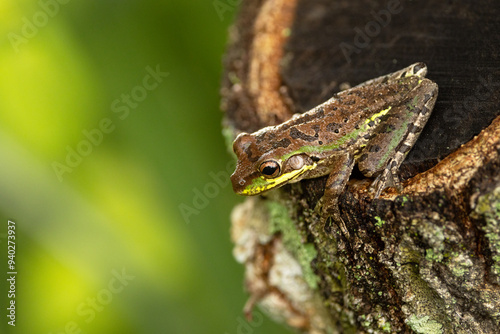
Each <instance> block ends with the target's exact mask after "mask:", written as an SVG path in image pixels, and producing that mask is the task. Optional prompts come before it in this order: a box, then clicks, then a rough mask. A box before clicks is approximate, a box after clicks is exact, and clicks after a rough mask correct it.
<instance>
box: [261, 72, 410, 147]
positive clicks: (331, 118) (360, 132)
mask: <svg viewBox="0 0 500 334" xmlns="http://www.w3.org/2000/svg"><path fill="white" fill-rule="evenodd" d="M418 80H419V78H417V77H407V78H402V79H400V81H399V82H397V83H389V84H385V85H381V86H380V85H379V86H372V85H368V86H362V87H355V88H352V89H349V90H346V91H343V92H340V93H338V94H336V95H335V96H333V97H332V98H331V99H330V100H328V101H326V102H325V103H323V104H321V105H319V106H317V107H315V108H314V109H312V110H309V111H308V112H306V113H304V114H302V115H299V116H297V117H294V118H292V119H290V120H288V121H287V122H284V123H283V124H281V125H278V126H276V127H269V128H266V129H263V131H262V130H261V131H258V132H257V133H255V135H256V141H257V144H258V145H259V146H260V148H261V150H262V152H261V153H262V154H264V153H267V152H270V151H279V152H276V153H278V154H273V155H280V154H281V153H283V152H286V151H287V149H289V148H288V146H290V145H291V144H292V143H293V146H294V150H297V149H298V148H300V147H313V146H316V147H317V149H318V150H319V151H321V147H324V148H325V150H342V149H345V148H346V147H347V146H352V145H355V144H356V142H358V141H359V139H360V138H363V140H366V139H368V138H369V136H370V135H371V133H372V131H373V130H374V129H372V128H369V130H368V127H367V129H363V126H362V125H363V124H365V123H367V122H369V120H370V118H372V117H373V116H374V115H377V114H378V113H380V112H381V111H382V110H386V109H387V108H390V107H391V106H392V105H397V104H401V103H402V102H403V101H405V99H406V98H407V96H408V93H409V92H410V91H411V90H412V89H413V88H414V87H416V86H417V85H418Z"/></svg>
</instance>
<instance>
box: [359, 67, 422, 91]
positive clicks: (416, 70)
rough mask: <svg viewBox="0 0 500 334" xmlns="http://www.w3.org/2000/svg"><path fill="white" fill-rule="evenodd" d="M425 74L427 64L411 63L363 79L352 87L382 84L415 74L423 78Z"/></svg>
mask: <svg viewBox="0 0 500 334" xmlns="http://www.w3.org/2000/svg"><path fill="white" fill-rule="evenodd" d="M426 74H427V66H426V65H425V64H424V63H415V64H412V65H410V66H408V67H405V68H403V69H402V70H399V71H397V72H394V73H390V74H386V75H383V76H381V77H378V78H375V79H371V80H368V81H365V82H363V83H361V84H359V85H357V86H355V87H353V88H358V87H363V86H368V85H379V84H384V83H390V82H394V81H397V80H398V79H401V78H404V77H408V76H412V75H416V76H419V77H421V78H424V77H425V75H426Z"/></svg>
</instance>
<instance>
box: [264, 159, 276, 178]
mask: <svg viewBox="0 0 500 334" xmlns="http://www.w3.org/2000/svg"><path fill="white" fill-rule="evenodd" d="M259 171H260V173H261V174H262V175H264V177H267V178H273V177H276V176H278V175H279V173H280V165H279V164H278V163H277V162H276V161H272V160H268V161H264V162H263V163H262V164H261V165H260V167H259Z"/></svg>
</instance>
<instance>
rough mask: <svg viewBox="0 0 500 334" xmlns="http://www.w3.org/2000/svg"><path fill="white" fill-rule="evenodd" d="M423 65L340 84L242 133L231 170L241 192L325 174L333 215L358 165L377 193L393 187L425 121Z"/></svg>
mask: <svg viewBox="0 0 500 334" xmlns="http://www.w3.org/2000/svg"><path fill="white" fill-rule="evenodd" d="M426 73H427V68H426V66H425V64H423V63H416V64H413V65H411V66H409V67H407V68H405V69H403V70H401V71H398V72H395V73H392V74H389V75H386V76H383V77H379V78H376V79H373V80H370V81H367V82H365V83H363V84H361V85H358V86H356V87H353V88H351V89H348V90H345V91H343V92H340V93H338V94H336V95H335V96H333V97H332V98H331V99H330V100H328V101H326V102H325V103H323V104H321V105H319V106H317V107H315V108H314V109H312V110H310V111H308V112H306V113H304V114H301V115H298V116H296V117H293V118H292V119H290V120H288V121H287V122H284V123H282V124H280V125H277V126H270V127H266V128H263V129H261V130H259V131H257V132H255V133H252V134H247V133H242V134H240V135H239V136H238V137H237V138H236V140H235V141H234V144H233V149H234V152H235V153H236V156H237V157H238V163H237V166H236V171H235V172H234V173H233V175H232V176H231V181H232V184H233V189H234V191H235V192H236V193H238V194H242V195H256V194H259V193H261V192H263V191H266V190H269V189H272V188H275V187H279V186H282V185H284V184H286V183H290V182H297V181H300V180H302V179H308V178H314V177H319V176H323V175H327V174H329V175H330V177H329V178H328V181H327V184H326V189H325V196H324V198H323V202H324V206H323V210H324V211H325V212H326V213H327V214H336V213H337V212H338V209H337V197H338V195H339V194H340V193H341V192H342V191H343V189H344V188H345V185H346V183H347V181H348V179H349V176H350V174H351V172H352V169H353V167H354V164H355V163H357V164H358V167H359V169H360V171H361V172H362V173H363V175H365V176H367V177H372V176H375V177H376V179H375V181H374V182H373V184H372V189H373V191H374V192H375V197H378V196H379V195H380V193H381V191H382V190H383V189H384V188H386V187H388V186H398V180H397V177H396V172H397V169H398V168H399V166H400V165H401V163H402V162H403V160H404V158H405V157H406V155H407V153H408V152H409V150H410V149H411V147H412V146H413V144H414V143H415V141H416V140H417V138H418V135H419V134H420V132H421V131H422V128H423V126H424V125H425V123H426V122H427V120H428V118H429V116H430V114H431V111H432V108H433V107H434V103H435V101H436V98H437V92H438V87H437V85H436V84H435V83H434V82H432V81H430V80H428V79H425V78H424V76H425V74H426Z"/></svg>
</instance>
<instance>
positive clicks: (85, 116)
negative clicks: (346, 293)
mask: <svg viewBox="0 0 500 334" xmlns="http://www.w3.org/2000/svg"><path fill="white" fill-rule="evenodd" d="M237 2H238V1H229V0H228V1H224V0H222V1H219V4H220V3H223V4H226V7H225V10H222V11H220V10H219V12H218V11H217V10H216V8H215V7H214V3H217V1H215V2H212V1H200V0H192V1H182V0H168V1H167V0H165V1H159V0H121V1H113V0H98V1H97V0H88V1H68V0H64V1H63V0H58V1H57V0H41V1H38V0H2V1H0V36H1V38H0V159H1V160H0V250H1V254H2V255H1V256H0V258H1V259H2V260H1V263H2V264H1V265H0V268H1V269H0V277H2V278H3V279H2V280H1V281H0V301H1V302H2V304H1V307H0V309H1V310H3V311H1V312H0V313H1V314H0V319H1V322H0V332H1V333H54V334H56V333H58V334H59V333H107V334H110V333H120V334H127V333H200V334H201V333H203V334H206V333H209V334H211V333H220V334H233V333H245V334H250V333H278V334H279V333H287V332H288V331H287V330H286V329H283V328H281V326H279V325H276V324H274V323H273V322H272V321H271V320H269V319H268V318H265V320H264V322H263V323H262V324H258V326H254V325H251V326H250V327H248V325H246V326H245V325H242V323H243V322H242V321H243V320H242V319H243V317H242V308H243V305H244V303H245V301H246V298H247V295H246V294H245V292H244V291H243V283H242V282H243V268H242V267H241V266H240V265H238V264H237V263H236V262H235V261H234V259H233V257H232V254H231V250H232V246H231V243H230V240H229V227H230V223H229V215H230V212H231V208H232V207H233V206H234V205H235V204H236V203H237V202H239V201H241V198H238V197H237V196H236V195H234V194H233V192H232V190H231V187H230V185H229V184H228V182H227V179H225V181H226V182H224V178H223V177H222V176H224V175H225V177H227V176H228V174H227V172H226V169H227V167H226V166H227V165H228V163H229V162H230V161H231V159H232V158H231V156H230V155H229V154H228V153H227V150H226V148H225V143H224V139H223V136H222V135H221V119H222V113H221V112H220V110H219V94H218V91H219V80H220V77H221V72H222V57H223V53H224V50H225V47H226V41H227V35H228V33H227V28H228V27H229V25H230V24H231V22H232V20H233V18H234V15H235V10H234V7H233V5H232V4H234V3H237ZM220 8H222V7H220ZM220 8H219V9H220ZM156 69H159V70H160V72H168V73H169V74H168V76H160V77H158V78H157V82H156V83H157V84H156V85H155V81H154V80H152V79H151V78H149V79H146V82H144V79H145V78H146V76H147V75H150V74H149V73H150V71H154V70H156ZM153 86H154V88H153ZM144 87H148V88H149V89H150V90H148V89H144ZM127 96H129V97H128V98H129V99H130V100H128V101H127V100H126V99H127ZM103 129H105V130H106V131H107V132H103ZM99 133H100V135H99ZM89 136H90V138H92V140H93V141H94V142H93V143H91V144H90V145H89V142H90V139H89V138H88V137H89ZM75 152H76V153H75ZM78 153H79V157H76V156H75V154H78ZM214 175H219V176H221V177H222V178H221V179H219V181H218V183H217V182H216V181H217V180H216V178H215V179H214ZM214 184H215V185H216V186H214ZM199 193H202V194H208V195H204V196H201V195H199ZM197 194H198V195H197ZM201 197H203V198H204V199H202V198H201ZM182 212H184V214H183V213H182ZM9 219H10V220H13V221H14V222H15V223H16V270H17V272H18V275H17V282H16V299H15V300H16V315H17V317H16V326H15V327H12V326H9V325H8V324H7V321H8V319H7V317H6V315H7V310H6V308H7V303H8V302H9V300H10V299H9V298H8V297H7V293H8V286H7V281H6V273H7V271H8V268H7V239H6V236H7V234H6V233H7V221H8V220H9ZM117 277H119V278H120V279H118V278H117ZM245 328H246V329H245Z"/></svg>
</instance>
